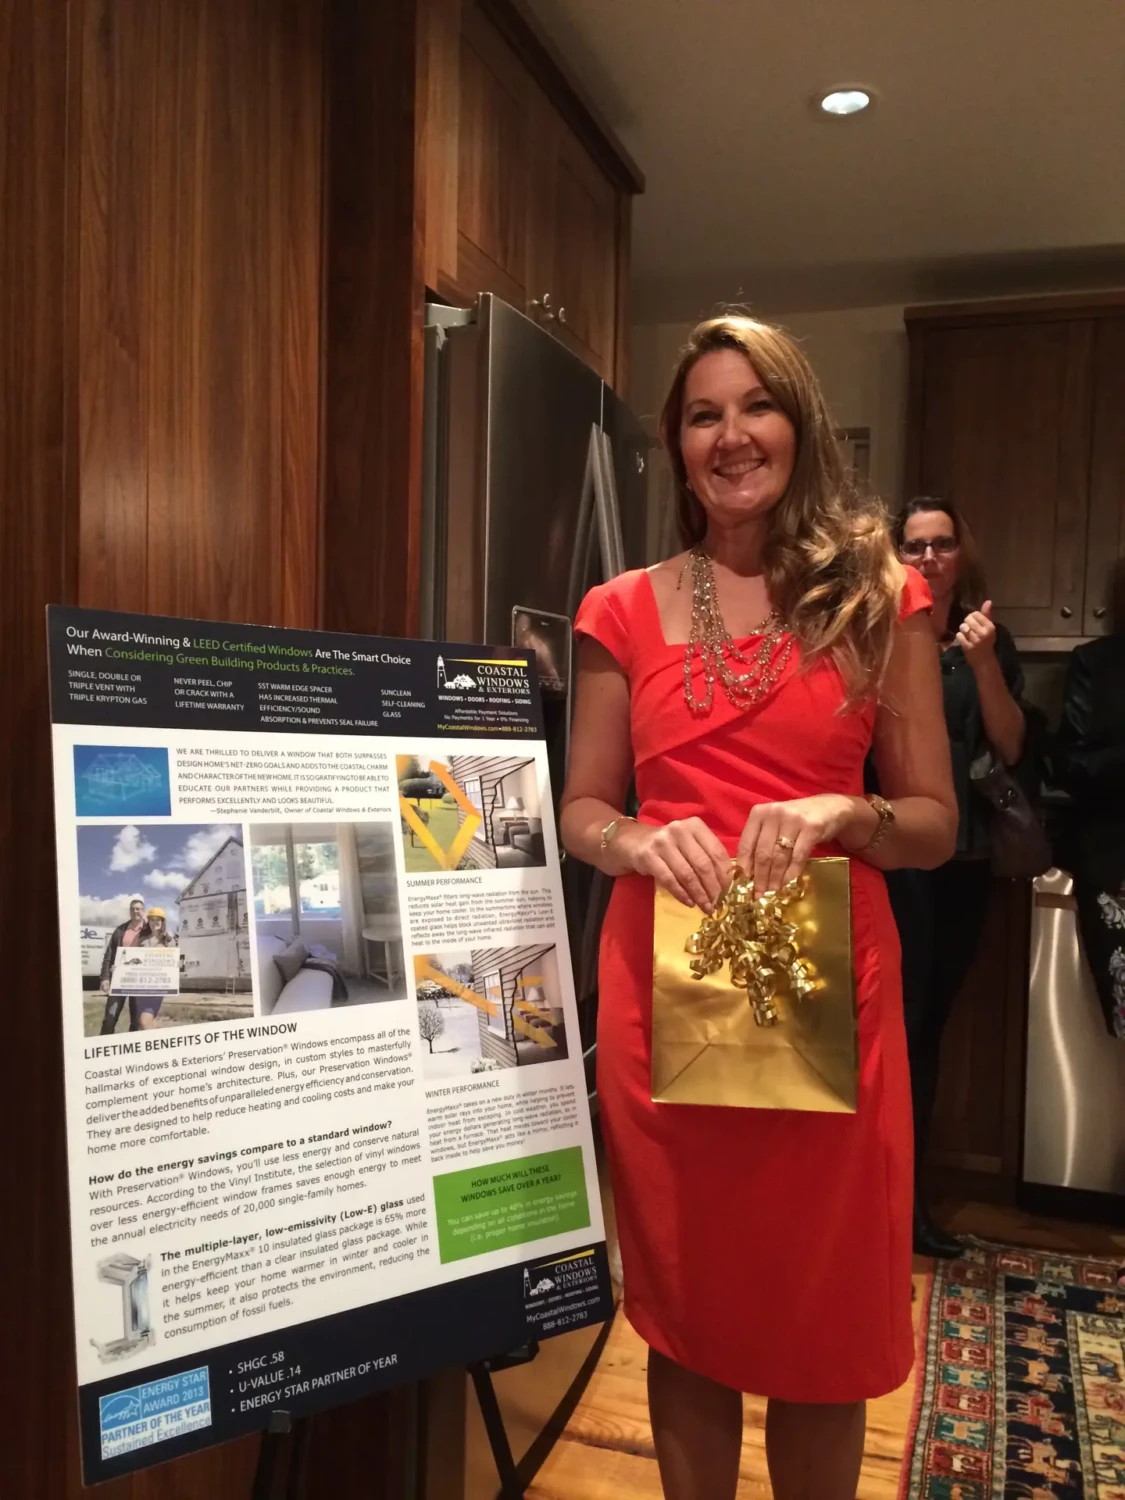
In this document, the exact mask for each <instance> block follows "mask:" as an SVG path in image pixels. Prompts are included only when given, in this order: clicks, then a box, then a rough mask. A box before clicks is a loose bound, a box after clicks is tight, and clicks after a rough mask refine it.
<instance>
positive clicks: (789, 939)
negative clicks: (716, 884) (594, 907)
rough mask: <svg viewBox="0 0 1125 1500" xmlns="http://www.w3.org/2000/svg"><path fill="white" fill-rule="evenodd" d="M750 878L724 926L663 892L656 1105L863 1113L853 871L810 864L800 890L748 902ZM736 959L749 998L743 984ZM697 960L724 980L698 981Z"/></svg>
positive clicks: (731, 899)
mask: <svg viewBox="0 0 1125 1500" xmlns="http://www.w3.org/2000/svg"><path fill="white" fill-rule="evenodd" d="M741 876H742V872H741V871H738V870H737V869H736V880H735V882H734V883H733V884H732V886H731V890H730V891H729V892H728V893H727V896H726V897H725V898H724V903H723V905H722V906H721V907H720V908H718V909H717V911H716V913H715V917H714V918H713V919H708V918H706V917H705V916H704V914H703V913H702V912H701V911H699V910H698V909H696V908H692V907H688V906H684V905H682V903H680V902H679V901H677V900H676V899H675V897H674V896H670V895H669V894H668V893H667V892H666V891H661V890H658V891H657V892H656V903H655V912H654V922H653V946H652V980H653V983H652V1097H653V1099H654V1100H655V1101H656V1102H658V1103H661V1104H720V1105H726V1106H727V1107H729V1108H735V1109H798V1110H817V1111H821V1112H825V1113H833V1114H854V1113H855V1110H856V1103H857V1099H858V1093H859V1037H858V1028H857V1025H856V1006H855V969H854V966H853V963H852V915H851V884H850V880H849V872H848V861H847V860H846V859H814V860H810V861H809V864H808V866H807V867H806V872H805V876H804V877H803V880H802V882H801V885H800V887H799V889H798V890H796V891H790V892H782V893H781V894H780V896H766V897H762V898H761V899H760V900H754V899H753V897H752V896H750V898H749V900H747V895H748V891H749V887H748V884H747V882H746V881H745V878H744V877H742V878H741V880H740V879H739V877H741ZM740 896H741V901H740V900H739V898H740ZM747 938H749V941H746V939H747ZM720 954H722V955H723V958H722V963H721V967H716V964H717V961H718V958H719V955H720ZM732 956H733V961H734V972H735V974H736V975H737V974H738V973H739V971H740V972H741V979H742V983H743V986H744V987H742V988H739V987H736V984H735V982H734V981H733V980H732V963H731V959H732ZM693 957H694V961H695V967H696V969H697V970H699V969H706V968H707V967H711V968H712V969H713V970H714V972H710V973H703V974H701V975H699V976H698V977H697V974H696V973H693V972H692V965H693ZM747 982H748V983H749V989H747V988H746V987H745V985H746V983H747Z"/></svg>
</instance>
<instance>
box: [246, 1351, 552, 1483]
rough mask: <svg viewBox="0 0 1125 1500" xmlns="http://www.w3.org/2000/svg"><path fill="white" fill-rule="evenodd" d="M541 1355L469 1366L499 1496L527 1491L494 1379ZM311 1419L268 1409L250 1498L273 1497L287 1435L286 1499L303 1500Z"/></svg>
mask: <svg viewBox="0 0 1125 1500" xmlns="http://www.w3.org/2000/svg"><path fill="white" fill-rule="evenodd" d="M538 1353H539V1345H538V1344H536V1343H529V1344H524V1345H522V1346H521V1347H520V1348H519V1349H513V1350H512V1351H511V1353H509V1354H497V1355H494V1356H493V1357H492V1358H491V1359H482V1360H481V1361H480V1363H479V1364H475V1365H469V1367H468V1373H469V1376H470V1377H471V1379H472V1382H473V1389H474V1390H475V1392H476V1396H477V1402H478V1404H479V1405H480V1414H481V1417H482V1418H483V1420H484V1430H485V1432H486V1433H487V1435H488V1446H489V1447H490V1448H491V1450H492V1458H493V1462H494V1463H495V1464H496V1472H497V1474H498V1475H499V1477H500V1500H523V1495H524V1492H525V1489H526V1486H525V1485H524V1483H523V1481H522V1479H521V1478H520V1476H519V1470H518V1469H517V1467H516V1461H515V1459H514V1458H513V1456H512V1445H511V1444H510V1443H509V1442H508V1434H507V1432H506V1431H505V1429H504V1419H503V1418H502V1417H501V1415H500V1404H499V1402H498V1401H497V1399H496V1392H495V1390H494V1389H493V1385H492V1377H493V1375H494V1374H495V1373H496V1372H497V1371H499V1370H514V1369H517V1368H518V1367H519V1366H520V1365H528V1364H530V1363H531V1361H532V1360H533V1359H535V1358H536V1356H537V1355H538ZM309 1420H310V1419H309V1418H308V1417H296V1418H294V1417H291V1416H290V1414H289V1413H288V1412H287V1411H271V1412H270V1419H269V1426H268V1427H266V1429H265V1431H264V1432H263V1433H262V1441H261V1446H260V1447H259V1449H258V1462H257V1465H256V1467H255V1469H254V1484H253V1487H252V1489H251V1491H250V1500H274V1475H275V1473H276V1471H277V1465H278V1460H279V1458H280V1457H281V1451H282V1448H283V1447H284V1446H285V1443H284V1440H285V1439H286V1438H290V1439H291V1442H290V1443H289V1454H288V1475H287V1478H286V1484H285V1500H301V1496H302V1495H303V1492H304V1467H305V1462H304V1461H305V1451H306V1449H307V1446H308V1440H309Z"/></svg>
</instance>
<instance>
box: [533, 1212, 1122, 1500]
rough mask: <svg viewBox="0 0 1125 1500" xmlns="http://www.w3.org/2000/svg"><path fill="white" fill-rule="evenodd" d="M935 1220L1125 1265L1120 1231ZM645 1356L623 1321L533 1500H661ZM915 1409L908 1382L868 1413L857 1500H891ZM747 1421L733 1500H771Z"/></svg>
mask: <svg viewBox="0 0 1125 1500" xmlns="http://www.w3.org/2000/svg"><path fill="white" fill-rule="evenodd" d="M939 1218H940V1219H941V1221H942V1222H943V1223H945V1224H947V1225H949V1227H950V1228H953V1229H956V1230H957V1231H958V1232H959V1233H962V1234H975V1235H978V1236H980V1237H981V1238H983V1239H990V1240H996V1241H1000V1242H1002V1243H1006V1244H1015V1245H1027V1246H1035V1247H1037V1248H1041V1249H1045V1250H1047V1249H1054V1250H1059V1251H1066V1250H1069V1251H1071V1252H1073V1253H1076V1254H1089V1255H1114V1254H1118V1253H1119V1254H1121V1256H1122V1260H1123V1261H1125V1230H1109V1229H1105V1228H1099V1227H1096V1226H1090V1225H1084V1224H1071V1223H1067V1222H1063V1221H1054V1220H1047V1219H1036V1218H1033V1217H1031V1216H1030V1215H1027V1214H1021V1213H1018V1212H1017V1211H1016V1210H1013V1209H999V1208H993V1207H989V1206H986V1205H980V1204H965V1205H960V1206H956V1207H954V1206H951V1205H945V1206H944V1212H940V1213H939ZM929 1272H930V1267H929V1263H928V1262H926V1261H923V1260H917V1261H915V1268H914V1287H915V1298H914V1317H915V1326H916V1327H917V1320H918V1317H919V1312H920V1309H921V1307H922V1306H923V1305H924V1301H925V1288H926V1283H927V1280H928V1278H929ZM646 1352H647V1351H646V1349H645V1346H644V1345H643V1344H642V1343H641V1341H640V1339H639V1338H637V1336H636V1334H635V1333H634V1332H633V1331H632V1329H631V1328H630V1327H629V1325H628V1324H627V1323H626V1321H625V1319H624V1318H623V1317H619V1318H618V1320H617V1322H616V1324H615V1326H614V1329H613V1332H612V1334H611V1335H610V1339H609V1342H608V1344H607V1345H606V1350H605V1353H604V1355H603V1356H602V1360H601V1363H600V1365H599V1366H598V1369H597V1371H596V1373H595V1374H594V1377H593V1379H592V1380H591V1381H590V1384H589V1386H588V1387H587V1389H586V1394H585V1396H584V1398H583V1400H582V1402H581V1403H580V1405H579V1406H578V1408H577V1410H576V1411H575V1413H574V1416H573V1417H572V1419H571V1422H570V1425H569V1426H568V1427H567V1429H566V1432H565V1433H564V1434H563V1436H562V1438H561V1439H560V1440H559V1442H558V1443H557V1444H556V1445H555V1448H554V1449H553V1451H552V1453H551V1455H550V1456H549V1458H548V1459H547V1461H546V1463H545V1464H544V1465H543V1467H542V1469H541V1470H540V1471H539V1474H538V1475H537V1476H536V1479H535V1481H534V1483H533V1484H532V1485H531V1487H530V1488H529V1489H528V1491H527V1494H528V1497H529V1500H661V1489H660V1477H659V1474H658V1473H657V1467H656V1456H655V1454H654V1452H653V1447H652V1433H651V1431H650V1429H649V1425H648V1409H647V1403H646V1397H645V1365H646ZM913 1402H914V1380H913V1377H912V1378H911V1379H910V1380H909V1381H908V1382H907V1384H906V1385H904V1386H903V1387H902V1388H901V1389H900V1390H898V1391H895V1392H894V1394H893V1395H890V1396H885V1397H883V1399H882V1400H880V1401H873V1402H871V1404H870V1405H869V1407H868V1418H867V1448H866V1452H865V1455H864V1461H863V1470H862V1474H861V1476H860V1483H859V1490H858V1492H857V1500H896V1497H897V1495H898V1487H899V1471H900V1466H901V1463H902V1456H903V1450H904V1447H905V1443H906V1435H907V1430H908V1428H909V1425H910V1417H911V1412H912V1409H913ZM745 1413H746V1428H745V1436H744V1439H743V1448H742V1465H741V1471H740V1477H739V1485H738V1500H769V1496H770V1495H771V1493H772V1491H771V1489H770V1484H769V1478H768V1475H767V1471H766V1454H765V1441H764V1439H765V1432H764V1422H765V1403H764V1402H763V1401H759V1400H757V1399H756V1398H753V1397H747V1398H746V1404H745Z"/></svg>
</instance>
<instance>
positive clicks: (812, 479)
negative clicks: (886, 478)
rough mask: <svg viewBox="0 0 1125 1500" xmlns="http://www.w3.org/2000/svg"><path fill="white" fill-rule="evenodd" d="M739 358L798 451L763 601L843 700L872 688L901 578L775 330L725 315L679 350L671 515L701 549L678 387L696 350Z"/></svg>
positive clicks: (767, 565)
mask: <svg viewBox="0 0 1125 1500" xmlns="http://www.w3.org/2000/svg"><path fill="white" fill-rule="evenodd" d="M722 349H733V350H735V351H736V352H737V353H739V354H744V355H745V356H746V358H747V359H748V360H749V361H750V363H751V364H752V365H753V367H754V370H755V373H756V374H757V376H758V379H759V380H760V381H761V382H762V384H763V385H764V386H765V388H766V390H767V391H768V392H769V394H770V395H771V396H772V397H773V399H774V400H775V401H776V402H777V404H778V406H779V407H780V408H781V410H782V411H783V412H784V413H785V415H786V416H787V417H788V418H789V420H790V422H792V424H793V429H794V432H795V434H796V451H795V456H794V462H793V473H792V476H791V477H790V480H789V483H788V485H787V486H786V488H785V493H784V494H783V495H782V497H781V499H780V500H779V501H778V503H777V505H776V506H775V507H774V509H773V511H772V512H771V513H770V523H769V531H768V534H767V538H766V544H765V549H764V551H763V554H762V564H763V571H764V573H765V580H766V585H767V587H768V589H769V595H770V599H771V601H772V602H773V605H774V608H775V609H776V610H777V611H778V613H779V614H780V615H781V617H782V619H783V620H784V621H785V623H786V625H787V626H788V628H789V629H790V630H791V631H792V632H793V633H794V635H795V636H796V637H797V639H798V641H799V642H800V645H801V648H802V655H803V657H804V660H805V661H809V660H811V659H813V658H814V657H816V656H821V655H829V656H831V657H832V659H833V660H834V661H835V662H836V664H837V666H838V667H839V669H840V671H841V674H842V675H843V678H844V681H845V684H846V687H847V693H848V701H849V703H855V702H858V701H859V700H861V699H863V698H866V697H867V696H868V695H869V694H871V693H872V692H875V691H877V690H878V688H879V685H880V683H881V681H882V678H883V673H884V671H885V669H886V665H887V661H888V659H889V657H890V652H891V644H892V641H893V639H894V628H895V623H896V621H897V619H898V610H899V601H900V599H901V596H902V587H903V583H904V580H905V576H906V575H905V573H904V570H903V567H902V565H901V563H900V562H899V561H898V559H897V557H896V556H895V551H894V547H893V545H892V542H891V536H890V530H889V528H888V525H887V519H886V516H885V513H884V511H883V508H882V506H881V505H879V504H878V502H876V501H875V500H874V499H872V498H870V497H867V496H865V495H863V494H861V493H860V491H859V490H858V488H857V486H856V484H855V483H854V481H853V479H852V478H851V476H850V474H849V472H848V469H847V466H846V464H845V463H844V457H843V453H842V452H841V449H840V444H839V441H838V439H837V437H836V434H835V430H834V428H833V425H832V419H831V417H830V415H829V412H828V407H827V405H826V403H825V400H824V396H823V394H822V392H821V389H820V385H819V383H818V381H817V378H816V376H815V375H814V374H813V370H812V366H811V365H810V364H809V362H808V360H807V359H806V358H805V355H804V354H803V353H802V351H801V349H800V348H799V347H798V345H797V344H796V343H795V341H794V340H793V339H792V338H791V337H790V336H789V334H787V333H785V332H784V330H782V329H780V328H775V327H773V326H771V325H770V324H768V323H760V322H758V321H757V320H756V319H753V318H748V317H741V316H735V315H728V316H724V317H719V318H711V319H708V321H707V322H705V323H700V324H699V326H698V327H697V328H696V329H695V331H694V332H693V333H692V335H691V337H690V338H689V339H688V341H687V343H686V344H685V345H684V347H683V349H682V350H681V352H680V358H679V362H678V364H677V366H676V370H675V374H674V375H673V378H672V385H671V388H670V390H669V392H668V397H667V399H666V401H665V402H664V410H663V411H662V413H661V416H660V436H661V440H662V441H663V443H664V446H665V448H666V449H667V450H668V455H669V457H670V459H671V461H672V469H673V472H674V474H675V478H676V520H677V523H678V526H679V531H680V537H681V539H682V541H683V544H684V546H685V547H694V546H696V545H697V544H698V543H700V542H702V541H703V539H704V537H705V536H706V533H707V514H706V512H705V511H704V509H703V506H702V505H701V504H700V502H699V501H698V500H697V499H696V497H695V495H694V494H693V493H692V489H691V486H690V484H689V483H688V476H687V469H686V467H685V465H684V457H683V450H682V447H681V444H680V428H681V424H682V422H683V408H684V385H685V383H686V381H687V377H688V372H689V370H690V369H691V368H692V366H693V365H694V364H695V363H696V362H697V361H698V360H700V359H702V357H703V356H704V355H705V354H711V353H713V352H715V351H716V350H722Z"/></svg>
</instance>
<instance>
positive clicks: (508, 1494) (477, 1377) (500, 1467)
mask: <svg viewBox="0 0 1125 1500" xmlns="http://www.w3.org/2000/svg"><path fill="white" fill-rule="evenodd" d="M469 1374H470V1375H471V1376H472V1381H473V1389H474V1390H475V1391H476V1393H477V1401H478V1402H479V1404H480V1414H481V1416H482V1417H483V1419H484V1430H485V1432H486V1433H487V1434H488V1446H489V1447H490V1448H491V1449H492V1457H493V1460H494V1462H495V1464H496V1472H497V1474H499V1476H500V1494H501V1496H502V1500H522V1497H523V1493H524V1489H523V1485H522V1484H521V1482H520V1476H519V1474H518V1472H517V1470H516V1461H515V1459H514V1458H513V1457H512V1445H511V1444H510V1443H509V1442H508V1434H507V1433H506V1432H505V1430H504V1421H503V1418H502V1417H501V1416H500V1404H499V1402H498V1401H497V1400H496V1392H495V1391H494V1390H493V1388H492V1376H491V1375H490V1374H489V1372H488V1370H487V1368H486V1367H485V1366H484V1365H470V1366H469ZM255 1500H257V1497H255Z"/></svg>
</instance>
